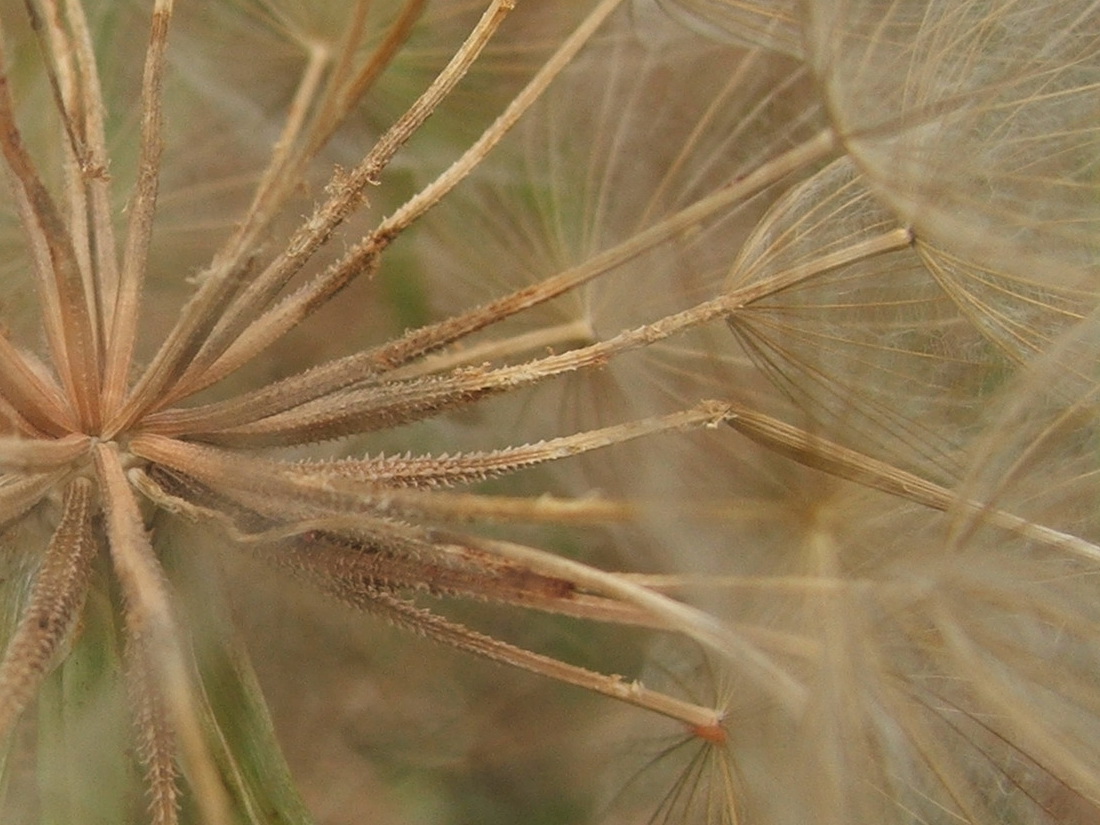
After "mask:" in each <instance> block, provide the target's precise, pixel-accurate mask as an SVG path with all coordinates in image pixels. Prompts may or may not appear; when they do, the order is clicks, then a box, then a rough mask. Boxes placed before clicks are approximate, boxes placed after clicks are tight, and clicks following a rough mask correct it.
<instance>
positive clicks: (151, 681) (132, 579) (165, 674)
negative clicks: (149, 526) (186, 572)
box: [93, 441, 233, 825]
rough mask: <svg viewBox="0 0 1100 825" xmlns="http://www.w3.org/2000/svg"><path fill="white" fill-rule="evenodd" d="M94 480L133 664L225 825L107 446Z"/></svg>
mask: <svg viewBox="0 0 1100 825" xmlns="http://www.w3.org/2000/svg"><path fill="white" fill-rule="evenodd" d="M93 456H94V459H95V467H96V475H97V477H98V479H99V488H100V492H101V494H102V496H103V502H104V509H105V511H106V521H107V539H108V544H109V547H110V551H111V561H112V564H113V566H114V569H115V575H116V576H117V577H118V581H119V584H120V586H121V588H122V593H123V597H124V599H125V619H126V631H127V641H128V644H130V645H133V650H134V655H135V656H137V657H138V658H139V659H140V660H141V661H139V662H136V663H135V664H134V666H135V667H137V668H138V669H139V671H138V672H139V673H141V674H144V673H145V672H146V671H145V669H146V668H148V670H149V672H150V675H149V676H145V675H142V676H140V677H139V678H140V679H141V680H142V682H143V683H145V684H148V685H151V686H153V689H154V690H156V691H157V694H158V697H159V699H158V700H157V701H163V702H164V705H165V707H166V708H167V711H168V714H169V717H170V723H171V725H172V729H173V731H174V733H175V735H176V736H177V737H178V739H179V742H180V746H181V748H182V752H183V756H184V760H185V768H186V771H187V775H188V778H189V779H190V781H191V786H192V788H193V789H194V794H195V799H196V802H197V804H198V806H199V809H200V810H201V811H202V814H203V817H204V819H205V821H206V822H209V823H211V825H230V823H231V822H232V821H233V819H232V817H231V816H230V813H229V812H230V810H231V808H230V804H229V797H228V794H227V792H226V789H225V786H224V785H223V784H222V780H221V777H220V776H219V774H218V769H217V765H216V763H215V761H214V758H213V755H212V754H211V753H210V749H209V748H208V746H207V744H206V741H205V739H204V725H203V721H202V717H201V714H200V712H199V706H198V702H197V700H196V696H195V689H194V687H193V685H192V677H191V669H190V667H189V665H188V659H187V654H186V653H185V651H184V646H183V642H182V640H181V638H180V631H179V628H178V626H177V624H176V621H175V619H174V618H173V616H172V608H171V604H170V602H169V596H168V588H167V583H166V582H165V580H164V573H163V570H162V569H161V566H160V563H159V562H158V561H157V559H156V555H155V553H154V552H153V548H152V545H151V544H150V543H149V534H148V533H147V532H146V530H145V525H144V524H143V522H142V518H141V513H140V511H139V510H138V507H137V501H136V500H135V498H134V494H133V491H132V489H131V488H130V485H129V483H128V482H127V480H126V475H125V472H124V470H123V467H122V462H121V459H120V457H119V453H118V448H117V446H116V445H115V444H114V443H112V442H102V441H101V442H99V443H97V444H96V445H95V448H94V450H93Z"/></svg>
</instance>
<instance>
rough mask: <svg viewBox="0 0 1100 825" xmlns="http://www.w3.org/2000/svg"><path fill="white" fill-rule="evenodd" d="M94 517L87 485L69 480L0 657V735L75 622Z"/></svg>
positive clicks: (27, 699) (92, 546)
mask: <svg viewBox="0 0 1100 825" xmlns="http://www.w3.org/2000/svg"><path fill="white" fill-rule="evenodd" d="M94 515H95V496H94V488H93V486H92V483H91V482H90V481H89V480H88V479H86V478H76V479H73V480H72V481H71V482H69V484H68V485H66V487H65V496H64V502H63V504H62V512H61V520H60V521H59V522H58V524H57V529H56V530H55V531H54V534H53V538H52V539H50V543H49V545H48V546H47V547H46V552H45V555H44V556H43V559H42V564H41V566H40V567H39V569H38V573H37V575H36V576H35V580H34V586H33V588H32V589H31V594H30V598H29V600H28V604H27V607H26V608H25V609H24V610H23V612H22V614H21V617H20V619H19V624H18V625H17V626H16V628H15V632H14V633H13V634H12V637H11V640H10V641H9V642H8V647H7V650H5V651H4V658H3V660H2V661H0V738H3V737H6V736H7V735H8V733H9V732H10V731H11V727H12V725H13V724H14V723H15V721H16V720H17V719H18V717H19V714H20V713H22V711H23V709H24V708H25V707H26V706H27V704H28V703H29V702H30V701H31V699H33V698H34V695H35V693H36V692H37V691H38V687H39V685H41V683H42V681H43V679H45V678H46V676H47V674H48V673H49V671H50V668H52V667H53V665H55V664H56V658H57V654H58V652H59V651H60V650H61V649H62V647H63V645H64V643H65V640H66V639H67V638H68V637H69V634H70V633H71V632H72V630H73V628H74V627H75V626H76V625H77V623H78V622H79V621H80V614H81V611H82V610H83V606H84V597H85V594H86V593H87V590H88V580H89V578H90V576H91V570H92V559H93V558H94V557H95V553H96V550H97V549H98V545H97V542H96V540H95V536H94V534H93V532H92V517H93V516H94Z"/></svg>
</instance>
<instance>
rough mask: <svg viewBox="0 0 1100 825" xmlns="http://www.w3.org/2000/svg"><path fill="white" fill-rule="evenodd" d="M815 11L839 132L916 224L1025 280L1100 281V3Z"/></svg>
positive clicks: (848, 0)
mask: <svg viewBox="0 0 1100 825" xmlns="http://www.w3.org/2000/svg"><path fill="white" fill-rule="evenodd" d="M807 12H808V14H807V28H806V33H807V44H808V49H807V51H808V52H809V54H810V55H811V57H812V62H813V63H814V65H815V66H816V67H817V70H818V71H819V72H820V74H821V77H822V83H823V89H824V93H825V95H826V97H827V99H828V101H829V106H830V109H831V111H832V112H833V115H834V117H835V118H836V126H837V132H838V134H839V135H840V136H841V138H842V140H843V141H844V143H845V145H846V147H848V149H849V151H850V152H851V153H852V156H853V158H854V159H855V160H856V161H857V162H858V163H859V164H860V166H861V167H862V168H863V170H864V171H865V172H866V174H867V175H868V177H869V178H870V180H871V181H872V185H873V186H874V187H875V190H876V192H877V194H878V195H880V196H881V197H882V198H883V199H884V201H885V202H886V203H888V204H889V205H890V206H891V207H892V208H893V209H894V210H896V211H897V212H898V214H899V215H900V216H901V219H902V220H903V221H904V222H906V223H908V224H911V225H912V226H913V227H914V228H915V229H916V232H917V235H918V236H919V237H924V238H927V239H928V240H929V241H930V242H932V243H933V244H935V245H936V246H940V247H942V248H944V249H945V250H947V251H948V252H949V253H952V254H955V255H959V256H961V257H963V258H965V259H968V260H971V261H974V262H981V263H983V264H986V265H988V266H992V267H994V268H996V269H998V270H1002V271H1005V272H1008V273H1011V274H1012V275H1015V276H1017V277H1025V278H1029V279H1032V280H1042V281H1043V282H1044V283H1047V284H1050V285H1052V286H1056V287H1073V288H1081V287H1086V286H1087V287H1092V278H1091V276H1090V275H1089V272H1090V269H1091V268H1092V267H1093V266H1094V265H1095V261H1096V256H1097V251H1098V250H1097V247H1096V238H1097V236H1098V234H1100V233H1098V230H1097V227H1098V214H1097V208H1098V207H1097V204H1100V197H1098V192H1097V168H1096V164H1097V149H1098V147H1100V140H1098V133H1097V123H1096V118H1095V117H1094V116H1093V111H1092V110H1093V106H1092V102H1093V101H1094V100H1095V89H1096V84H1097V81H1098V80H1100V76H1098V75H1097V66H1096V61H1095V55H1096V50H1097V25H1098V20H1100V18H1098V15H1100V11H1098V10H1097V8H1096V5H1095V4H1094V3H1093V2H1091V0H1081V1H1080V2H1069V3H1060V4H1059V5H1058V7H1057V9H1052V8H1049V7H1047V6H1045V5H1042V4H1032V3H996V4H994V5H992V6H987V5H983V4H980V3H956V2H953V0H943V2H924V0H914V1H913V2H909V0H885V1H883V0H866V1H865V0H837V2H820V3H816V2H815V3H810V4H808V5H807Z"/></svg>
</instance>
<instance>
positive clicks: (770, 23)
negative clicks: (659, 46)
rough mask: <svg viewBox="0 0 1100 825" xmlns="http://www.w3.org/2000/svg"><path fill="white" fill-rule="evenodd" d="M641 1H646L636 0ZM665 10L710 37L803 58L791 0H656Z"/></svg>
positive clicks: (799, 32) (795, 9) (797, 21)
mask: <svg viewBox="0 0 1100 825" xmlns="http://www.w3.org/2000/svg"><path fill="white" fill-rule="evenodd" d="M637 2H638V3H639V4H640V3H641V2H645V0H637ZM649 2H652V0H649ZM657 2H658V3H659V4H660V5H661V6H662V7H663V8H665V9H667V10H668V13H669V14H671V15H673V16H674V17H676V18H677V19H679V20H682V21H683V22H684V23H685V24H686V25H688V26H691V27H692V28H696V29H698V30H699V31H701V32H703V33H705V34H707V35H708V36H711V37H716V38H720V39H723V40H729V41H731V42H733V43H739V44H746V45H749V46H763V47H765V48H768V49H774V50H775V51H779V52H784V53H785V54H789V55H791V56H792V57H802V56H803V49H802V27H801V21H800V19H799V16H798V13H797V5H798V4H797V3H795V2H793V0H657Z"/></svg>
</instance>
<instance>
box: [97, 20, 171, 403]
mask: <svg viewBox="0 0 1100 825" xmlns="http://www.w3.org/2000/svg"><path fill="white" fill-rule="evenodd" d="M172 10H173V0H156V3H154V5H153V19H152V23H151V26H150V31H149V45H148V48H147V49H146V51H145V69H144V72H143V74H142V81H141V154H140V158H139V160H138V176H137V183H136V184H135V186H134V193H133V195H132V197H131V202H130V205H129V213H130V222H129V226H128V227H127V231H126V248H125V250H124V253H123V258H122V273H121V276H120V279H119V285H118V290H117V296H116V298H115V301H114V304H113V306H112V307H111V316H110V330H109V333H108V340H109V342H110V346H109V347H108V348H107V366H106V374H105V378H104V394H105V399H106V400H105V403H106V406H107V414H108V415H112V414H113V413H114V412H115V410H116V409H117V408H118V406H119V404H120V403H121V402H122V397H123V394H124V393H125V391H126V385H127V382H128V378H129V374H130V363H131V360H132V358H133V352H134V342H135V340H136V338H137V326H138V320H139V318H140V304H141V289H142V284H143V283H144V280H145V268H146V262H147V260H148V257H149V243H150V241H151V239H152V236H153V216H154V214H155V212H156V205H157V191H158V188H159V180H160V156H161V150H162V143H161V129H162V124H163V120H164V115H163V112H162V110H161V99H162V97H163V91H162V86H163V83H164V67H165V54H166V52H167V48H168V25H169V23H170V21H171V19H172Z"/></svg>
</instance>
